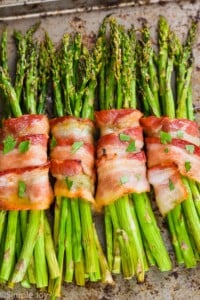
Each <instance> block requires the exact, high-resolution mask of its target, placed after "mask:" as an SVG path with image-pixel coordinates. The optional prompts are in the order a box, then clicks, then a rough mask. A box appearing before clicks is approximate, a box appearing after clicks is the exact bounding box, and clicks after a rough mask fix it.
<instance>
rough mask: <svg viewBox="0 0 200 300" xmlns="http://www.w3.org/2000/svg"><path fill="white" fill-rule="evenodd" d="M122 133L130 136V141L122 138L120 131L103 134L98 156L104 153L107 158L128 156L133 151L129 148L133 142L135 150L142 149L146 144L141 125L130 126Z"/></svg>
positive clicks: (98, 145) (98, 144)
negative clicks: (129, 150)
mask: <svg viewBox="0 0 200 300" xmlns="http://www.w3.org/2000/svg"><path fill="white" fill-rule="evenodd" d="M122 133H123V134H125V135H126V136H127V137H129V140H128V141H123V139H120V134H118V133H110V134H106V135H104V136H102V137H101V138H100V139H99V141H98V143H97V157H98V158H100V157H101V156H102V155H104V156H106V157H107V158H109V157H115V156H118V157H119V156H124V155H125V156H128V154H131V153H132V152H128V150H127V149H128V146H129V145H130V143H131V142H133V143H134V145H135V149H134V150H133V152H139V151H141V149H142V148H143V144H144V143H143V135H142V128H141V127H135V128H129V129H127V130H124V131H123V132H122Z"/></svg>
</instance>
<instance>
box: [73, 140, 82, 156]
mask: <svg viewBox="0 0 200 300" xmlns="http://www.w3.org/2000/svg"><path fill="white" fill-rule="evenodd" d="M83 144H84V142H83V141H78V142H74V143H73V144H72V150H71V153H73V154H74V153H75V152H76V151H78V149H80V148H81V147H82V146H83Z"/></svg>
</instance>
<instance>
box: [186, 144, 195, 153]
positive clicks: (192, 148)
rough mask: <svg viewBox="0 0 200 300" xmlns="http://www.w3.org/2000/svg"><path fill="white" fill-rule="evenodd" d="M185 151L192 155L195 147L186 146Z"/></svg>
mask: <svg viewBox="0 0 200 300" xmlns="http://www.w3.org/2000/svg"><path fill="white" fill-rule="evenodd" d="M185 149H186V150H187V152H189V153H191V154H192V153H194V145H186V146H185Z"/></svg>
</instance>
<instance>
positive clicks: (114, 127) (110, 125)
mask: <svg viewBox="0 0 200 300" xmlns="http://www.w3.org/2000/svg"><path fill="white" fill-rule="evenodd" d="M141 116H142V113H141V112H140V111H139V110H137V109H110V110H101V111H97V112H95V119H96V123H97V126H98V127H99V128H100V130H101V136H104V135H106V134H109V133H113V132H115V133H117V132H120V131H121V130H123V129H127V128H131V127H138V126H139V125H140V124H139V119H140V118H141Z"/></svg>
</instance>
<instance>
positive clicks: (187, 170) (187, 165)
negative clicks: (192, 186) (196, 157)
mask: <svg viewBox="0 0 200 300" xmlns="http://www.w3.org/2000/svg"><path fill="white" fill-rule="evenodd" d="M190 169H191V163H190V161H186V162H185V170H186V172H189V171H190Z"/></svg>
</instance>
